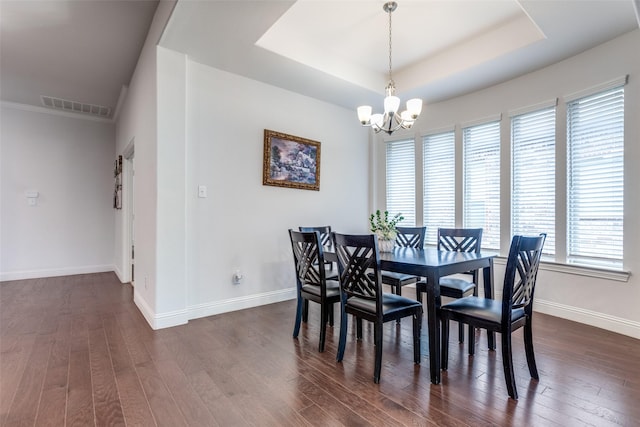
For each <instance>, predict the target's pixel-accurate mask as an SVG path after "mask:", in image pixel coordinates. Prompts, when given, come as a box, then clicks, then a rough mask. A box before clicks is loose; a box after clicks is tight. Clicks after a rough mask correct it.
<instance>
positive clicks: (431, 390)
mask: <svg viewBox="0 0 640 427" xmlns="http://www.w3.org/2000/svg"><path fill="white" fill-rule="evenodd" d="M408 292H409V291H408ZM294 311H295V302H294V301H287V302H283V303H278V304H273V305H268V306H263V307H258V308H253V309H249V310H243V311H237V312H233V313H227V314H222V315H218V316H213V317H208V318H203V319H197V320H192V321H191V322H189V324H187V325H184V326H179V327H175V328H169V329H164V330H160V331H153V330H151V329H150V328H149V326H148V325H147V323H146V322H145V320H144V319H143V317H142V315H141V314H140V313H139V312H138V310H137V308H136V307H135V305H134V304H133V302H132V288H131V286H129V285H122V284H120V283H119V281H118V280H117V278H116V276H115V275H114V274H113V273H104V274H91V275H78V276H68V277H59V278H48V279H34V280H23V281H14V282H4V283H2V284H0V425H3V426H18V425H20V426H22V425H25V426H27V425H28V426H33V425H37V426H40V425H50V426H72V425H74V426H76V425H77V426H90V425H100V426H102V425H129V426H133V425H136V426H137V425H142V426H154V425H158V426H172V427H175V426H244V425H255V426H305V425H314V426H342V425H344V426H367V425H377V426H403V425H412V426H510V425H514V426H549V425H558V426H583V425H585V426H587V425H588V426H638V425H640V340H636V339H632V338H629V337H625V336H622V335H617V334H614V333H611V332H607V331H604V330H601V329H597V328H593V327H589V326H585V325H581V324H578V323H574V322H570V321H566V320H562V319H558V318H554V317H550V316H546V315H541V314H538V313H536V316H535V318H534V341H535V350H536V357H537V361H538V369H539V371H540V381H534V380H531V379H530V378H529V373H528V370H527V366H526V360H525V355H524V346H523V343H522V331H521V330H520V331H518V332H516V333H515V334H514V346H515V353H514V360H515V365H516V375H517V381H518V391H519V395H520V399H519V400H518V401H513V400H511V399H509V398H508V395H507V390H506V386H505V383H504V378H503V374H502V361H501V356H500V354H499V352H498V353H497V352H490V351H488V350H487V349H486V347H487V343H486V334H484V333H482V334H480V335H479V338H478V343H477V346H478V347H477V352H476V355H475V356H474V357H473V358H470V357H468V356H467V355H466V352H465V347H464V345H459V344H458V343H457V334H452V340H456V342H453V341H452V342H451V344H450V359H449V360H450V362H449V370H448V371H447V372H446V373H444V374H443V381H442V384H441V385H437V386H434V385H431V384H430V382H429V363H428V354H427V353H428V351H427V350H428V345H427V343H426V337H427V331H426V321H425V324H424V330H423V345H422V353H423V359H422V360H423V362H422V364H421V365H414V363H413V355H412V339H411V322H410V321H409V320H405V321H403V322H402V324H401V325H396V324H395V322H390V323H388V324H386V325H385V329H384V346H383V350H384V353H383V367H382V377H381V383H380V384H379V385H376V384H374V383H373V380H372V375H373V361H374V348H373V330H372V328H371V327H369V326H368V325H366V324H365V328H364V338H363V340H362V341H360V342H357V341H356V340H355V330H354V329H353V328H351V329H350V333H349V336H348V341H347V350H346V353H345V357H344V361H343V363H336V361H335V356H336V347H337V342H338V331H339V327H338V325H336V327H334V328H329V330H328V333H327V345H326V351H325V352H324V353H318V352H317V345H318V334H319V333H318V323H319V322H318V318H319V309H318V306H317V304H311V309H310V315H309V323H308V324H307V325H303V327H302V329H301V334H300V337H299V339H297V340H296V339H293V338H292V336H291V334H292V330H293V321H294ZM336 320H337V321H338V316H336ZM351 323H353V322H351ZM351 326H353V325H351Z"/></svg>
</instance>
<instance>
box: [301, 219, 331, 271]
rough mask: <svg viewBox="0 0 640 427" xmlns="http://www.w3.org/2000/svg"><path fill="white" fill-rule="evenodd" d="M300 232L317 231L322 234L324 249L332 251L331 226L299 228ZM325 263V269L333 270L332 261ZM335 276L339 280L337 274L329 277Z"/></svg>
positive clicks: (321, 240)
mask: <svg viewBox="0 0 640 427" xmlns="http://www.w3.org/2000/svg"><path fill="white" fill-rule="evenodd" d="M298 231H302V232H309V231H317V232H318V233H320V243H321V244H322V247H323V248H324V249H325V250H327V249H332V247H333V242H332V241H331V226H330V225H320V226H316V227H298ZM324 263H325V267H327V269H328V270H333V263H332V262H331V261H327V260H325V261H324ZM333 276H335V279H336V280H338V274H337V273H333V272H332V273H329V277H332V278H333Z"/></svg>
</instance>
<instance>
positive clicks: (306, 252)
mask: <svg viewBox="0 0 640 427" xmlns="http://www.w3.org/2000/svg"><path fill="white" fill-rule="evenodd" d="M289 237H290V239H291V249H292V250H293V261H294V265H295V270H296V285H297V286H296V288H297V296H298V304H297V307H296V320H295V326H294V328H293V336H294V338H296V337H297V336H298V333H299V332H300V321H301V320H303V321H304V322H307V316H308V307H309V306H308V304H309V301H313V302H316V303H318V304H320V342H319V344H318V351H320V352H323V351H324V342H325V337H326V333H327V322H329V324H330V325H331V326H333V304H335V303H337V302H340V285H339V284H338V282H337V280H335V279H334V280H330V279H327V278H326V276H325V269H324V268H321V267H320V266H323V265H324V250H323V246H322V243H321V239H320V233H319V232H317V231H310V232H299V231H294V230H289ZM303 306H305V307H306V309H305V310H304V313H303ZM303 314H304V316H303Z"/></svg>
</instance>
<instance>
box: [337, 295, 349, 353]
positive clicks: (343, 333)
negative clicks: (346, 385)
mask: <svg viewBox="0 0 640 427" xmlns="http://www.w3.org/2000/svg"><path fill="white" fill-rule="evenodd" d="M346 344H347V312H346V311H345V309H344V303H340V340H339V342H338V354H337V356H336V361H338V362H342V358H343V357H344V348H345V346H346Z"/></svg>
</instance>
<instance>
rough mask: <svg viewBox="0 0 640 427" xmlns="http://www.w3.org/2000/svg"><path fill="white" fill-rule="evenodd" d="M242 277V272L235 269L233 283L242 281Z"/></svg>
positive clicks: (236, 283)
mask: <svg viewBox="0 0 640 427" xmlns="http://www.w3.org/2000/svg"><path fill="white" fill-rule="evenodd" d="M242 279H244V276H243V275H242V272H240V270H236V271H235V273H233V284H234V285H239V284H240V283H241V282H242Z"/></svg>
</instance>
